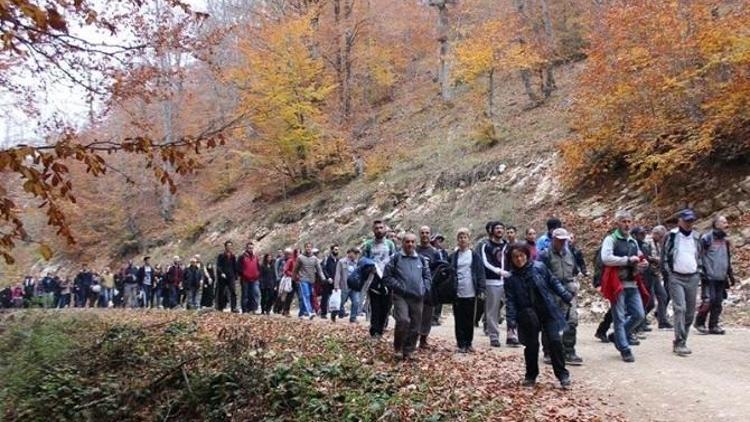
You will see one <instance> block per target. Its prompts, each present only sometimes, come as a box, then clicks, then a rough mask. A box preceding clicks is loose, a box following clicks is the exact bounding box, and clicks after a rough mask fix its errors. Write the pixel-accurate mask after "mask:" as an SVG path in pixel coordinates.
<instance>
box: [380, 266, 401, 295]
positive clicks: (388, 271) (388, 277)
mask: <svg viewBox="0 0 750 422" xmlns="http://www.w3.org/2000/svg"><path fill="white" fill-rule="evenodd" d="M394 261H395V260H394V259H392V260H390V261H388V263H387V264H386V265H385V269H383V284H385V286H386V287H388V288H389V289H392V290H395V291H397V292H400V291H401V290H400V289H398V285H399V283H398V280H396V271H395V268H394Z"/></svg>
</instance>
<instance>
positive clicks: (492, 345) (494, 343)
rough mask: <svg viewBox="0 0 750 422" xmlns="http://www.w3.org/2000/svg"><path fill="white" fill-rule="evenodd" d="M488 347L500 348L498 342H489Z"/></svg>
mask: <svg viewBox="0 0 750 422" xmlns="http://www.w3.org/2000/svg"><path fill="white" fill-rule="evenodd" d="M490 347H500V340H492V341H490Z"/></svg>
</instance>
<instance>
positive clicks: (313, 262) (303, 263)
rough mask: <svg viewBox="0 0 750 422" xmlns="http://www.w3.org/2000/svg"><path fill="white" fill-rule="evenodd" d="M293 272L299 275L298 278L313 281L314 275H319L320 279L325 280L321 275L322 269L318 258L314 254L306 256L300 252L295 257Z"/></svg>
mask: <svg viewBox="0 0 750 422" xmlns="http://www.w3.org/2000/svg"><path fill="white" fill-rule="evenodd" d="M294 274H295V275H299V279H300V281H301V280H307V281H309V282H310V283H314V282H315V275H316V274H317V275H318V276H320V279H321V280H325V276H324V275H323V269H322V268H321V267H320V259H318V258H317V257H315V256H314V255H311V256H307V255H305V254H302V255H300V256H298V257H297V263H296V264H295V267H294Z"/></svg>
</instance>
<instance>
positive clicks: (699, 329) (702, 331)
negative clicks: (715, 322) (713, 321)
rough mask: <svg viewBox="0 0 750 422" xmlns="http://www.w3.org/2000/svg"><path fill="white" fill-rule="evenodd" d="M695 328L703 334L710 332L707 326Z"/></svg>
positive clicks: (695, 325)
mask: <svg viewBox="0 0 750 422" xmlns="http://www.w3.org/2000/svg"><path fill="white" fill-rule="evenodd" d="M693 327H695V330H696V331H698V332H699V333H701V334H708V330H707V329H706V326H705V325H698V324H694V325H693Z"/></svg>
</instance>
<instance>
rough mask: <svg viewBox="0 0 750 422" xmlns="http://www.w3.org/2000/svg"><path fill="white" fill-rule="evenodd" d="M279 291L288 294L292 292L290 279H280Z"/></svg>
mask: <svg viewBox="0 0 750 422" xmlns="http://www.w3.org/2000/svg"><path fill="white" fill-rule="evenodd" d="M279 291H280V292H282V293H289V292H291V291H292V278H291V277H281V281H280V282H279Z"/></svg>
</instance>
